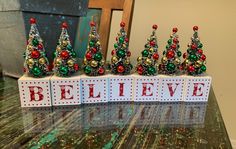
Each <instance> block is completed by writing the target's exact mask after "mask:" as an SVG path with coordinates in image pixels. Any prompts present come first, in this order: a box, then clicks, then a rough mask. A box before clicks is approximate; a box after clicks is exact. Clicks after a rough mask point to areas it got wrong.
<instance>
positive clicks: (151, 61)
mask: <svg viewBox="0 0 236 149" xmlns="http://www.w3.org/2000/svg"><path fill="white" fill-rule="evenodd" d="M152 28H153V31H152V34H151V36H150V38H148V40H147V43H146V44H145V46H144V47H145V49H144V50H143V51H142V56H139V57H138V58H137V62H138V64H137V67H136V71H137V72H138V74H140V75H145V76H153V75H155V74H156V72H157V68H156V65H157V61H158V58H159V54H158V44H157V37H156V29H157V25H153V26H152Z"/></svg>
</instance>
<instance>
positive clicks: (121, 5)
mask: <svg viewBox="0 0 236 149" xmlns="http://www.w3.org/2000/svg"><path fill="white" fill-rule="evenodd" d="M134 1H135V0H89V6H88V7H89V8H95V9H101V10H102V15H101V20H100V26H99V34H100V42H101V45H102V49H103V50H102V54H103V55H104V57H105V58H106V56H107V51H108V49H107V48H108V41H109V35H110V29H111V19H112V11H113V10H123V15H122V21H123V22H125V24H126V26H125V30H126V32H127V35H128V37H129V35H130V29H131V23H132V16H133V9H134Z"/></svg>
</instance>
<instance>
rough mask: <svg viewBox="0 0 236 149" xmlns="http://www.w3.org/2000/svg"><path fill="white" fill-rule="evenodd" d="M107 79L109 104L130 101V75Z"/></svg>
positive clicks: (131, 95) (131, 93)
mask: <svg viewBox="0 0 236 149" xmlns="http://www.w3.org/2000/svg"><path fill="white" fill-rule="evenodd" d="M108 78H109V102H113V101H118V102H120V101H132V99H133V98H132V97H133V81H134V78H133V77H132V75H128V76H117V75H108Z"/></svg>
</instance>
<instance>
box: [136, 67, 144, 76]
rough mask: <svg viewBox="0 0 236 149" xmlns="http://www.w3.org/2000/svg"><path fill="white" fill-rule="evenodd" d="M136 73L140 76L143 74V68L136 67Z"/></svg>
mask: <svg viewBox="0 0 236 149" xmlns="http://www.w3.org/2000/svg"><path fill="white" fill-rule="evenodd" d="M137 72H138V74H140V75H141V74H143V67H142V66H140V65H139V66H138V67H137Z"/></svg>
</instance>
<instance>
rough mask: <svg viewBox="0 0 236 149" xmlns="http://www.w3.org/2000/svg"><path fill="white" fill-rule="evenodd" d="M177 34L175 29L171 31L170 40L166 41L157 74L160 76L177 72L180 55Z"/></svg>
mask: <svg viewBox="0 0 236 149" xmlns="http://www.w3.org/2000/svg"><path fill="white" fill-rule="evenodd" d="M177 32H178V29H177V28H173V29H172V34H171V36H170V39H169V40H168V41H167V45H166V50H165V51H164V52H163V57H162V60H161V64H160V65H159V72H160V73H162V74H167V75H171V74H176V73H178V72H179V67H180V65H181V61H180V57H181V55H182V53H181V52H180V51H179V47H180V46H179V40H178V38H179V37H178V35H177V34H176V33H177Z"/></svg>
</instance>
